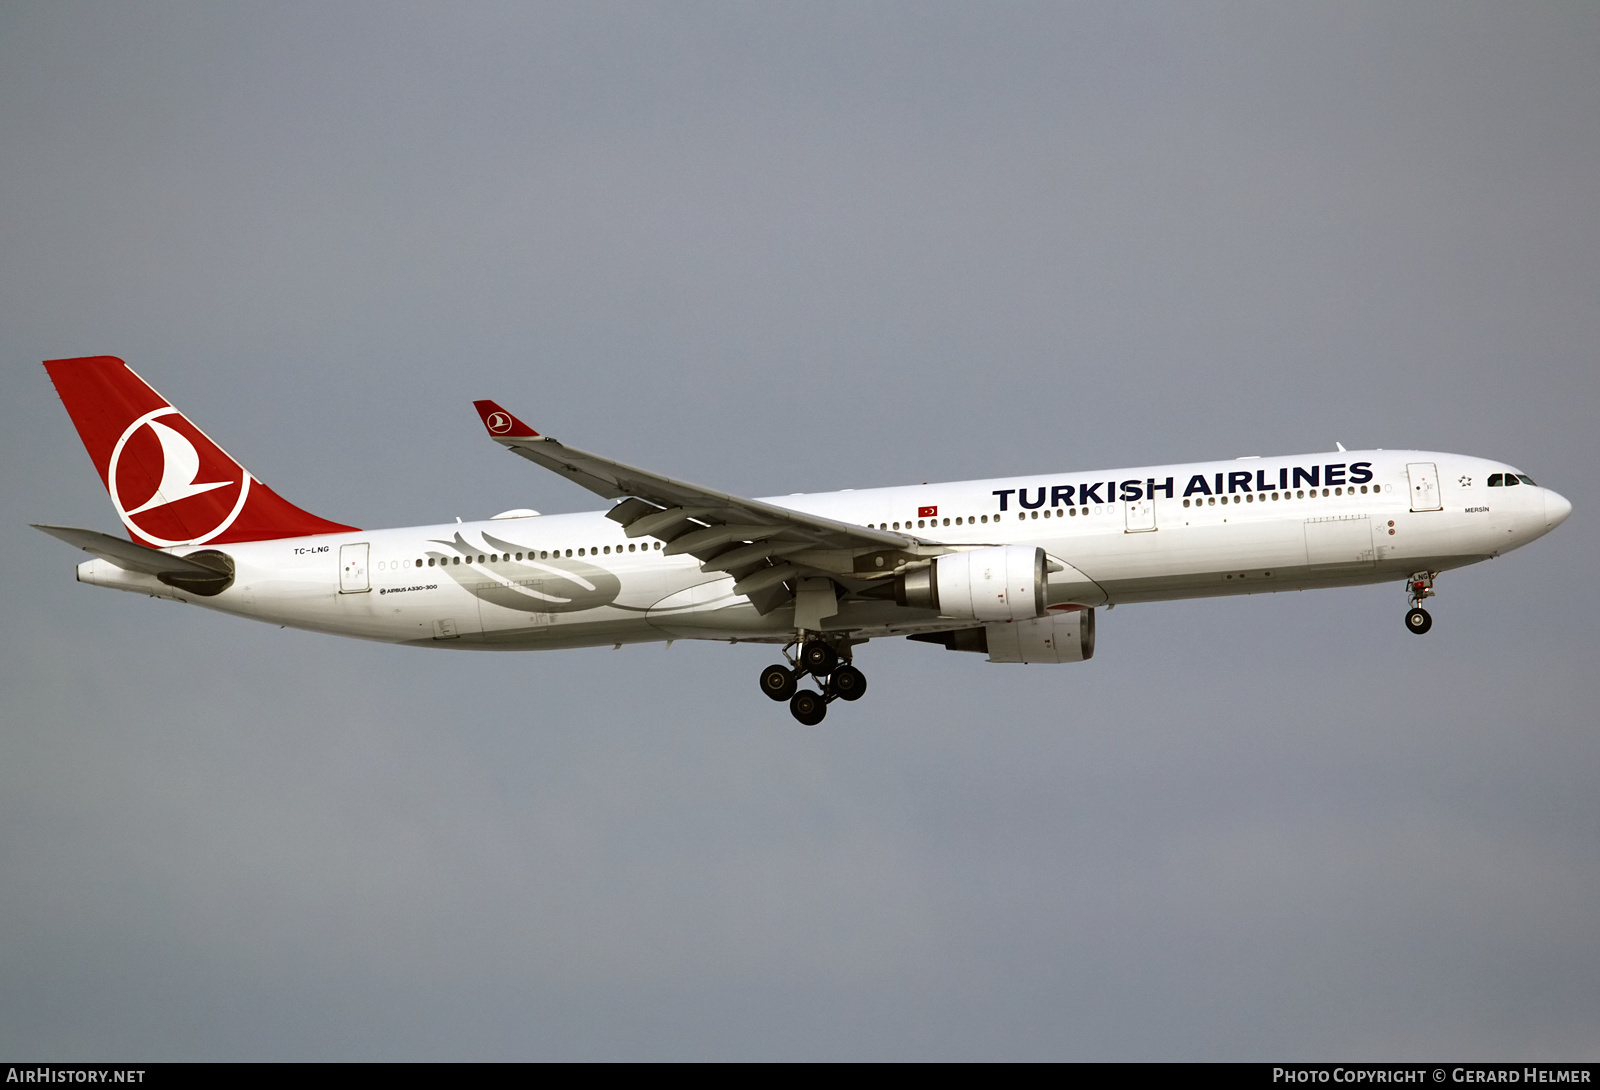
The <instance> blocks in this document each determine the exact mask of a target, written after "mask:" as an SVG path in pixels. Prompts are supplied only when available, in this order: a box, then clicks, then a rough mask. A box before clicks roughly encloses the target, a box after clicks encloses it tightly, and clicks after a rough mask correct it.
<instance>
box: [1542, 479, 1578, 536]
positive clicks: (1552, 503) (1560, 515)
mask: <svg viewBox="0 0 1600 1090" xmlns="http://www.w3.org/2000/svg"><path fill="white" fill-rule="evenodd" d="M1570 514H1572V501H1571V500H1569V499H1567V497H1565V496H1563V495H1562V494H1561V493H1559V492H1552V491H1550V489H1548V488H1547V489H1545V490H1544V524H1545V525H1546V526H1548V527H1549V528H1550V529H1552V530H1553V529H1555V528H1556V527H1557V526H1560V525H1561V524H1562V523H1563V522H1566V521H1567V516H1568V515H1570Z"/></svg>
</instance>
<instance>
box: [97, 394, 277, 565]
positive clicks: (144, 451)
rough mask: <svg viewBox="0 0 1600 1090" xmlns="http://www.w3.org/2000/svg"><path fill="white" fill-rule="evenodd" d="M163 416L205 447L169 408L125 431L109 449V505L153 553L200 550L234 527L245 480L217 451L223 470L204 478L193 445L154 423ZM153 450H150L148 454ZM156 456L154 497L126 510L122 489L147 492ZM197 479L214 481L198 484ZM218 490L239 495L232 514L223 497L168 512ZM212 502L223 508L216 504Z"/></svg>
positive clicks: (150, 414) (246, 485) (244, 493)
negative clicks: (181, 548) (125, 462)
mask: <svg viewBox="0 0 1600 1090" xmlns="http://www.w3.org/2000/svg"><path fill="white" fill-rule="evenodd" d="M164 416H172V417H175V418H176V419H175V420H173V423H174V424H177V425H179V426H180V427H183V428H185V430H191V431H194V432H195V435H196V436H197V437H199V438H200V439H201V440H202V441H205V437H204V435H202V434H201V433H200V432H199V431H198V429H195V427H194V425H193V424H190V423H189V422H188V421H187V420H185V419H184V417H183V415H182V414H181V413H179V412H178V410H177V409H174V408H172V407H171V406H170V405H169V406H166V407H164V408H160V409H156V410H154V411H152V412H148V413H145V414H144V415H143V416H141V417H139V418H138V419H137V420H135V421H134V422H133V423H131V424H129V425H128V427H127V430H125V431H124V432H123V433H122V437H121V438H120V439H118V440H117V445H116V446H115V447H114V448H113V449H112V451H111V464H110V466H109V469H108V472H107V475H106V478H107V479H106V487H107V489H108V490H109V491H110V493H111V502H112V504H113V505H115V507H116V509H117V514H118V515H119V516H120V517H121V518H122V522H123V525H125V526H127V528H128V529H129V530H131V531H132V532H133V533H135V534H137V535H138V536H139V537H141V538H143V539H144V540H145V541H147V542H149V543H150V544H152V545H155V546H158V547H168V546H173V545H200V544H204V543H205V542H207V541H210V540H211V539H212V538H214V537H216V536H217V535H218V534H220V533H222V532H223V531H224V530H226V529H227V528H228V527H229V526H231V525H232V524H233V521H234V519H236V518H238V517H239V512H240V511H242V510H243V509H244V505H245V500H246V498H247V497H248V496H249V495H250V480H251V478H250V474H249V473H248V472H246V471H245V470H244V468H243V467H242V466H240V465H238V463H236V462H233V460H232V459H231V458H228V457H227V455H226V454H223V453H222V451H221V450H217V452H216V453H217V455H220V457H221V459H225V460H226V461H225V462H224V463H223V464H222V465H215V464H214V465H211V466H208V467H207V469H208V470H209V472H206V473H202V468H201V458H200V451H199V450H198V449H197V448H196V446H195V443H194V440H193V439H191V438H190V437H189V436H187V435H185V434H183V432H181V431H179V430H177V428H174V427H172V426H170V425H168V424H164V423H162V422H161V421H160V420H159V419H158V418H159V417H164ZM144 429H148V430H149V432H150V434H151V435H152V436H153V437H154V438H155V444H153V445H152V444H151V443H150V442H149V440H148V439H145V438H144V437H143V436H141V435H140V434H139V433H140V432H141V430H144ZM130 442H134V443H136V449H135V451H134V452H133V456H132V457H130V458H129V459H128V463H129V464H128V466H127V467H126V469H124V465H123V456H124V454H125V453H129V452H128V450H127V448H128V445H129V443H130ZM206 445H207V446H210V447H215V444H213V443H210V442H209V441H206ZM152 446H154V448H155V449H152ZM156 450H159V452H160V457H161V473H160V478H159V481H160V483H159V484H156V485H155V490H154V492H152V493H151V494H150V495H149V496H148V497H146V498H145V499H144V501H143V502H142V503H139V504H138V505H137V506H135V507H128V506H127V505H126V504H125V503H124V501H123V497H122V491H123V488H124V487H131V488H138V487H139V485H140V484H141V483H142V485H143V487H144V488H148V487H150V482H151V480H153V479H155V476H156V475H155V474H154V473H152V472H150V471H151V469H153V468H154V467H153V466H151V465H149V461H150V459H151V456H152V455H154V454H155V453H156ZM207 460H208V461H212V462H215V461H218V460H219V459H217V458H215V457H213V458H210V459H207ZM119 471H121V472H119ZM202 476H208V477H212V478H213V479H212V480H202V479H201V477H202ZM218 476H223V477H227V476H232V477H233V479H232V480H216V479H215V478H216V477H218ZM123 478H126V480H124V479H123ZM219 488H237V489H238V490H239V495H238V498H237V499H236V500H234V502H233V503H232V505H231V508H232V509H231V510H230V509H229V506H230V505H228V504H227V497H225V496H219V497H213V500H212V501H211V502H208V503H201V504H186V505H184V506H182V507H180V508H177V509H176V510H170V511H169V510H167V509H168V508H170V507H172V505H174V504H182V503H183V501H185V500H189V499H193V498H194V497H196V496H203V495H205V494H207V493H209V492H213V491H215V490H216V489H219ZM217 500H221V501H222V502H221V503H218V502H216V501H217ZM138 516H145V517H144V518H140V517H138Z"/></svg>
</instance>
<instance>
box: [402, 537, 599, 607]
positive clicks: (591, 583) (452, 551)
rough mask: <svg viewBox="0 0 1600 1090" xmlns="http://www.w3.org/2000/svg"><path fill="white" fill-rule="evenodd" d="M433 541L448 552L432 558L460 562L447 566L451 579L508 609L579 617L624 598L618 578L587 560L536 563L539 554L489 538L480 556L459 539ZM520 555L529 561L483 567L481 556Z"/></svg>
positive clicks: (562, 559)
mask: <svg viewBox="0 0 1600 1090" xmlns="http://www.w3.org/2000/svg"><path fill="white" fill-rule="evenodd" d="M434 540H435V543H436V544H439V545H443V546H445V548H446V549H447V550H449V551H441V552H436V553H432V554H430V555H431V556H432V557H433V558H437V559H441V560H445V561H451V560H453V559H454V558H455V557H457V556H459V557H460V558H461V563H460V564H455V563H447V564H446V565H445V569H444V570H445V574H446V575H448V576H449V577H450V578H451V579H453V580H455V582H457V583H459V584H460V585H461V586H462V587H463V588H464V589H465V590H467V591H469V592H470V593H471V594H472V595H473V596H474V597H477V598H481V599H482V600H483V601H485V602H488V603H489V604H490V605H496V606H500V607H502V608H504V609H510V610H516V611H518V612H523V613H578V612H581V611H583V610H586V609H598V608H599V607H601V606H607V605H610V604H611V603H612V602H614V601H616V599H617V595H618V594H620V593H621V592H622V581H621V580H620V579H618V578H617V577H616V575H614V574H613V573H611V572H609V571H606V570H605V569H604V568H601V567H597V566H596V565H594V564H591V563H588V561H587V560H586V559H583V558H579V557H559V558H558V557H556V556H554V555H552V556H551V557H550V558H549V559H548V560H542V559H541V560H535V559H532V558H533V557H535V556H538V550H536V549H529V548H528V547H527V546H526V545H519V544H517V543H516V542H514V541H505V540H502V539H501V538H497V537H492V536H490V535H489V534H484V535H483V540H484V546H485V548H484V551H481V552H480V551H479V549H478V548H477V547H476V546H473V545H470V544H468V543H467V540H466V539H465V538H463V537H462V536H461V535H460V534H459V533H458V534H456V535H455V539H454V540H453V541H439V540H438V539H437V538H436V539H434ZM517 553H520V554H522V555H523V556H526V557H528V558H529V559H527V560H509V559H508V560H499V561H496V562H493V563H487V562H486V563H479V562H478V557H480V556H488V555H495V556H501V557H509V556H512V555H513V554H517ZM469 558H470V559H469ZM469 565H470V566H469Z"/></svg>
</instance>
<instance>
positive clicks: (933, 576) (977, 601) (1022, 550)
mask: <svg viewBox="0 0 1600 1090" xmlns="http://www.w3.org/2000/svg"><path fill="white" fill-rule="evenodd" d="M1047 577H1048V573H1047V570H1046V567H1045V558H1044V550H1043V549H1039V548H1035V547H1033V546H1031V545H993V546H990V547H989V548H987V549H973V550H971V551H970V552H964V553H951V554H949V555H948V556H941V557H939V558H938V559H937V560H935V561H934V562H933V563H932V564H929V565H928V566H927V567H926V568H922V569H920V570H918V571H912V572H906V574H904V575H902V576H900V577H898V578H897V579H896V580H895V588H894V589H895V601H897V602H898V603H900V604H901V605H903V606H914V607H918V608H921V609H936V610H938V611H939V613H940V615H941V616H945V617H960V618H963V619H966V620H974V621H1020V620H1024V619H1027V618H1033V617H1043V616H1044V606H1045V581H1046V579H1047Z"/></svg>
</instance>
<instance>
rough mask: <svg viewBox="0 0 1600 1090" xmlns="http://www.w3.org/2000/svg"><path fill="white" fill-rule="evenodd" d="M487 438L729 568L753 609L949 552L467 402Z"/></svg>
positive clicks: (672, 549)
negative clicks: (713, 483) (658, 467)
mask: <svg viewBox="0 0 1600 1090" xmlns="http://www.w3.org/2000/svg"><path fill="white" fill-rule="evenodd" d="M473 404H474V405H475V406H477V409H478V415H479V416H480V417H482V418H483V426H484V427H485V428H487V429H488V431H489V437H490V438H491V439H493V440H494V441H495V442H497V443H499V444H501V445H502V446H504V447H506V448H508V449H509V450H511V451H512V452H513V453H516V454H519V455H521V456H522V457H524V458H526V459H528V461H530V462H534V463H536V464H538V465H541V466H543V467H544V468H546V469H548V470H550V471H551V472H553V473H558V474H560V475H561V476H563V477H565V478H566V479H567V480H569V481H572V482H573V483H574V484H577V485H581V486H582V487H584V488H587V489H588V490H589V491H591V492H593V493H595V494H596V495H599V496H604V497H605V498H606V499H610V500H621V501H622V502H621V503H618V504H617V505H616V506H615V507H613V508H612V509H611V510H610V511H609V512H608V513H607V515H606V517H607V518H609V519H611V520H612V521H614V522H617V523H620V524H621V525H622V527H623V529H624V530H625V532H626V533H627V535H628V536H629V537H653V538H656V539H658V540H660V541H662V542H664V543H665V548H664V549H663V550H662V551H663V552H664V553H665V554H667V555H673V554H679V553H687V554H689V555H690V556H693V557H694V558H695V559H697V560H699V561H700V562H701V564H700V567H701V570H703V571H707V572H726V573H728V574H729V575H732V576H733V578H734V580H735V582H734V588H733V589H734V592H735V593H737V594H742V595H745V596H746V597H748V598H749V599H750V601H751V602H752V603H753V604H754V605H755V607H756V608H757V609H758V610H760V611H761V612H762V613H769V612H771V611H772V610H774V609H776V608H778V606H780V605H783V604H784V603H785V602H788V601H789V600H790V599H792V598H793V597H794V583H795V582H796V581H797V580H799V579H803V578H806V577H808V576H827V577H830V578H832V579H834V580H835V581H836V582H838V583H839V584H840V585H841V586H842V587H843V588H844V589H845V590H847V591H851V590H862V589H866V588H868V587H870V586H871V585H872V584H873V583H875V582H877V581H879V580H881V579H884V578H886V577H889V576H893V575H895V574H896V573H898V572H902V571H904V570H905V569H906V567H907V566H908V565H913V564H916V563H918V562H920V561H923V560H924V559H925V558H927V557H931V556H936V555H939V554H940V553H944V552H948V551H950V550H949V549H948V548H946V547H944V546H941V545H938V544H937V543H934V542H930V541H926V540H924V539H921V538H917V537H913V536H911V535H910V534H901V533H895V532H893V531H888V530H879V529H876V528H874V527H870V526H861V525H857V524H855V523H849V522H839V521H836V520H834V519H830V518H824V517H822V516H820V515H811V514H806V513H805V512H803V511H794V510H790V509H789V508H787V507H779V506H777V505H775V504H770V503H763V502H761V501H760V500H747V499H744V498H743V497H740V496H732V495H729V494H728V493H726V492H718V491H716V490H715V489H711V488H705V487H702V486H700V485H695V484H689V483H688V482H686V481H678V480H674V479H672V478H671V477H663V476H661V475H660V474H658V473H651V472H650V471H649V470H644V469H638V468H635V467H634V466H630V465H624V464H623V463H622V462H615V461H612V460H611V459H609V458H603V457H601V456H600V455H598V454H589V453H587V452H586V451H581V450H575V449H574V448H572V447H569V446H566V445H565V444H562V443H559V442H557V441H556V440H554V439H552V438H550V437H549V436H548V435H540V434H539V433H538V432H536V431H534V430H533V429H532V428H530V427H529V426H528V425H526V424H524V423H523V422H522V421H521V420H518V419H517V418H516V417H515V416H514V415H512V414H511V413H509V412H507V411H506V410H505V409H503V408H501V407H500V406H499V405H497V404H496V403H495V402H493V401H475V402H473Z"/></svg>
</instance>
